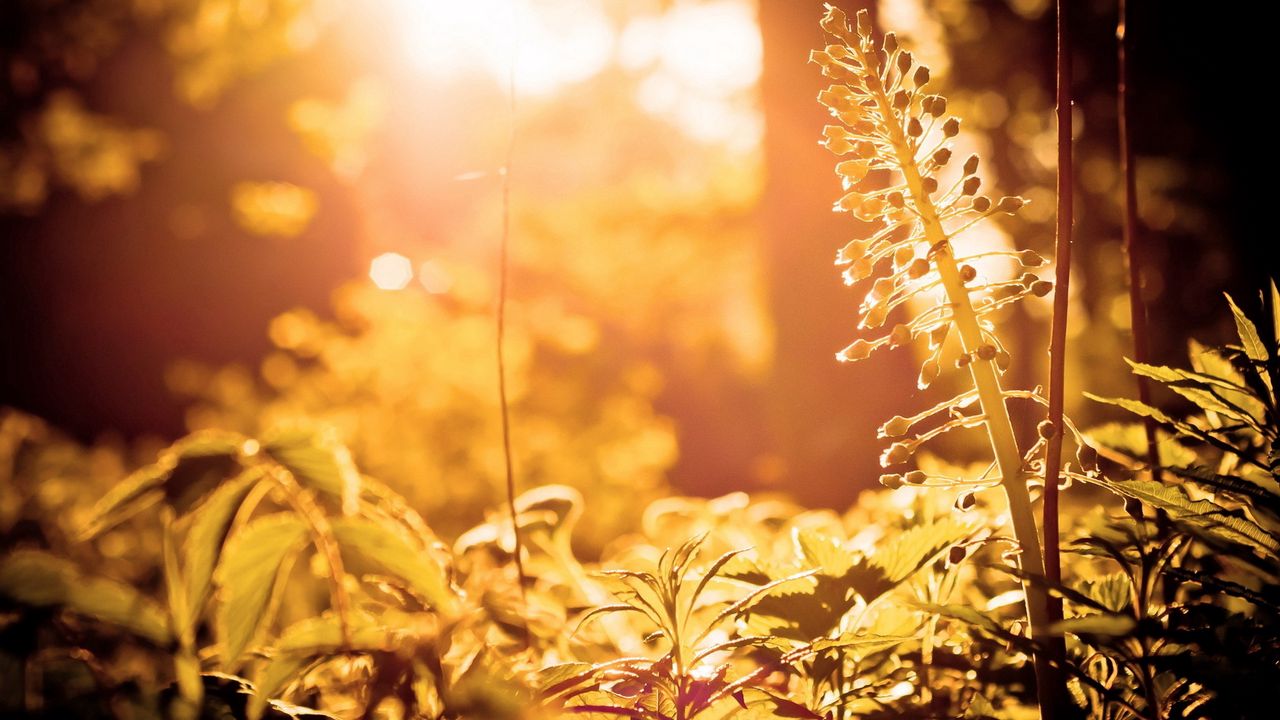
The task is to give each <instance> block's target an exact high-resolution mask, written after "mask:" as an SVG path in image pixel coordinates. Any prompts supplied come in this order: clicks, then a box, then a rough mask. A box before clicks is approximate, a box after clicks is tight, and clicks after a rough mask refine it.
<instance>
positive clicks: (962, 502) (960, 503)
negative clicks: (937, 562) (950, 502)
mask: <svg viewBox="0 0 1280 720" xmlns="http://www.w3.org/2000/svg"><path fill="white" fill-rule="evenodd" d="M977 502H978V501H977V499H976V498H975V497H974V496H973V493H971V492H970V493H963V494H961V495H960V497H958V498H956V509H957V510H968V509H969V508H971V507H973V506H974V504H975V503H977ZM953 549H954V548H953Z"/></svg>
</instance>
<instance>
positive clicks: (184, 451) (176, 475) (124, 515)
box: [80, 430, 244, 539]
mask: <svg viewBox="0 0 1280 720" xmlns="http://www.w3.org/2000/svg"><path fill="white" fill-rule="evenodd" d="M243 446H244V438H243V437H242V436H240V435H237V434H235V433H229V432H223V431H215V430H206V431H201V432H198V433H193V434H191V435H188V436H187V437H185V438H183V439H181V440H179V441H178V442H176V443H174V444H173V445H171V446H170V447H168V448H166V449H165V450H164V451H162V452H161V453H160V456H159V457H158V458H157V459H156V462H154V463H152V464H151V465H147V466H146V467H143V468H140V469H139V470H137V471H135V472H133V473H131V474H130V475H129V476H128V477H127V478H125V479H124V480H122V481H121V482H119V483H118V484H116V485H115V487H113V488H112V489H111V490H110V491H109V492H108V493H107V494H106V495H104V496H103V498H102V499H101V500H99V501H98V503H97V504H96V505H95V506H94V509H93V513H92V515H91V518H90V520H89V522H88V523H87V524H86V526H85V527H84V529H83V530H82V531H81V533H80V536H81V538H82V539H88V538H92V537H94V536H96V535H99V534H101V533H103V532H105V531H106V530H109V529H111V528H112V527H115V526H116V525H118V524H120V523H121V522H123V521H125V520H127V519H129V517H131V516H132V515H133V514H134V513H137V512H139V511H141V510H144V509H146V508H147V507H149V506H150V505H152V504H154V503H155V502H157V501H159V500H161V499H164V500H166V501H167V502H168V503H169V505H170V506H172V507H173V508H174V510H175V511H177V512H178V514H182V513H185V512H187V511H188V510H189V509H190V508H191V506H192V505H194V504H195V503H196V502H197V501H198V500H199V499H200V498H201V497H202V496H203V495H205V494H206V493H208V492H210V491H211V490H212V489H213V488H214V487H216V486H217V485H218V483H220V482H222V481H223V480H224V479H226V478H227V477H230V476H231V475H234V474H235V473H236V472H238V471H239V469H240V462H239V458H240V451H241V449H242V448H243Z"/></svg>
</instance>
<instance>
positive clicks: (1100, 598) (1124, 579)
mask: <svg viewBox="0 0 1280 720" xmlns="http://www.w3.org/2000/svg"><path fill="white" fill-rule="evenodd" d="M1078 589H1079V591H1080V593H1082V594H1083V595H1084V596H1085V597H1088V598H1090V599H1092V600H1095V601H1097V603H1098V604H1099V605H1101V606H1102V607H1105V608H1107V609H1108V610H1111V611H1112V612H1117V613H1118V612H1121V611H1123V610H1125V609H1126V608H1128V607H1129V605H1130V604H1131V603H1132V600H1133V596H1132V590H1133V583H1132V582H1130V581H1129V576H1128V575H1126V574H1125V573H1123V572H1114V573H1111V574H1109V575H1103V576H1102V577H1097V578H1093V579H1090V580H1082V581H1081V582H1080V585H1079V588H1078Z"/></svg>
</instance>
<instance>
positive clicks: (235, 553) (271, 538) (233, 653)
mask: <svg viewBox="0 0 1280 720" xmlns="http://www.w3.org/2000/svg"><path fill="white" fill-rule="evenodd" d="M306 541H307V527H306V525H305V524H303V522H302V520H300V519H299V518H298V517H297V516H295V515H291V514H289V513H276V514H275V515H268V516H266V517H263V518H259V519H257V520H254V521H253V522H251V523H249V524H248V525H246V526H245V527H244V529H243V530H241V531H240V532H238V533H236V534H235V536H234V537H232V538H231V540H230V542H228V543H227V547H226V549H225V550H224V551H223V555H222V562H221V563H219V564H218V569H217V571H216V572H215V576H214V577H215V580H216V582H217V583H218V586H219V587H221V588H222V590H223V593H224V598H223V601H222V604H221V605H220V606H219V607H218V630H219V633H220V635H221V640H222V663H223V666H224V667H227V668H231V667H234V666H235V664H236V662H237V661H238V660H239V659H240V656H241V655H242V654H243V653H244V650H245V648H246V647H247V646H248V645H249V643H250V642H251V641H252V640H253V638H254V636H255V635H256V634H257V633H258V629H259V628H261V627H263V626H264V625H265V624H266V623H267V620H268V619H269V616H270V615H271V610H270V600H271V596H272V595H273V594H274V593H273V591H274V590H275V587H276V585H277V584H278V582H279V578H280V577H282V576H283V575H284V574H286V571H287V568H288V567H290V566H291V565H292V563H293V560H294V558H295V557H296V556H297V554H298V552H299V551H300V550H301V549H302V547H303V545H305V544H306Z"/></svg>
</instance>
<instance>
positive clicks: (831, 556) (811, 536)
mask: <svg viewBox="0 0 1280 720" xmlns="http://www.w3.org/2000/svg"><path fill="white" fill-rule="evenodd" d="M791 539H792V542H794V543H795V546H796V549H797V550H798V551H799V553H800V557H802V558H803V559H804V562H805V564H806V565H807V566H808V567H812V568H817V569H818V571H819V572H821V573H822V574H823V575H830V576H831V577H839V576H841V575H843V574H845V573H846V572H848V571H849V568H850V567H851V566H852V565H853V563H854V562H855V561H857V560H858V556H857V555H856V554H854V553H853V552H852V551H850V550H846V549H845V548H844V547H842V546H841V544H840V541H839V540H837V539H836V538H833V537H830V536H828V535H825V534H823V533H821V532H818V531H817V530H805V529H801V528H793V529H792V531H791Z"/></svg>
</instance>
